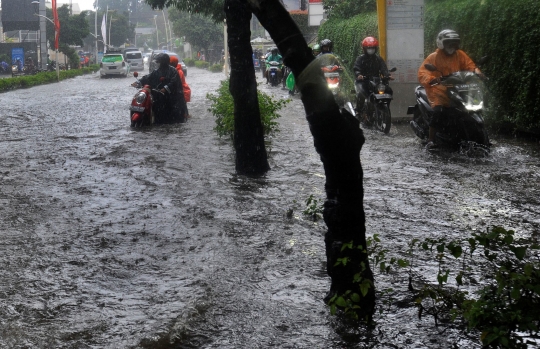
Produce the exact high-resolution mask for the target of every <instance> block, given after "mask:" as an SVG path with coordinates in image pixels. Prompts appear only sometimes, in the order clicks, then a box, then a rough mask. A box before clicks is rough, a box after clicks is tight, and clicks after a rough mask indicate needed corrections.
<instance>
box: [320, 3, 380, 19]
mask: <svg viewBox="0 0 540 349" xmlns="http://www.w3.org/2000/svg"><path fill="white" fill-rule="evenodd" d="M323 8H324V9H325V10H326V12H327V13H328V18H334V17H338V18H344V19H345V18H351V17H354V16H356V15H358V14H361V13H366V12H373V11H376V10H377V1H376V0H323Z"/></svg>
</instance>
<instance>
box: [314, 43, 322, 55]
mask: <svg viewBox="0 0 540 349" xmlns="http://www.w3.org/2000/svg"><path fill="white" fill-rule="evenodd" d="M312 51H313V54H315V53H317V54H318V53H320V52H321V46H320V45H319V44H315V45H313V48H312Z"/></svg>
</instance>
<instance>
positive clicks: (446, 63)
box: [418, 49, 476, 107]
mask: <svg viewBox="0 0 540 349" xmlns="http://www.w3.org/2000/svg"><path fill="white" fill-rule="evenodd" d="M426 63H430V64H433V65H434V66H435V67H437V70H439V71H440V72H439V71H435V72H432V71H429V70H427V69H426V68H425V67H424V65H425V64H426ZM475 69H476V65H475V64H474V62H473V60H472V59H470V58H469V56H467V54H466V53H465V52H463V51H462V50H456V52H455V53H454V54H452V55H447V54H446V53H445V52H444V51H443V50H441V49H437V50H436V51H435V52H433V53H432V54H430V55H429V56H428V57H427V58H426V59H425V60H424V62H423V63H422V65H421V66H420V69H418V81H419V82H420V83H421V84H422V86H424V88H425V89H426V93H427V96H428V99H429V103H430V104H431V106H432V107H435V106H439V105H440V106H448V105H449V104H450V99H449V98H448V96H447V94H446V87H445V86H443V85H442V84H438V85H435V86H430V85H429V82H430V81H431V80H433V79H435V78H437V77H440V76H444V75H450V74H451V73H455V72H457V71H464V70H466V71H474V70H475ZM441 73H442V74H441Z"/></svg>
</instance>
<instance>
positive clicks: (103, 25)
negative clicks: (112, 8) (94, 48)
mask: <svg viewBox="0 0 540 349" xmlns="http://www.w3.org/2000/svg"><path fill="white" fill-rule="evenodd" d="M101 36H102V37H103V53H105V52H107V12H105V13H104V14H103V20H102V21H101Z"/></svg>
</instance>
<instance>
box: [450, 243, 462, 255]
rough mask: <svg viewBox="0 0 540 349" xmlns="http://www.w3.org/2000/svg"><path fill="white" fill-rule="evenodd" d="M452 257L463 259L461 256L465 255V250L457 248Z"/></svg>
mask: <svg viewBox="0 0 540 349" xmlns="http://www.w3.org/2000/svg"><path fill="white" fill-rule="evenodd" d="M451 252H452V256H454V257H455V258H459V257H461V254H462V253H463V249H462V248H461V246H455V247H454V248H453V249H452V250H451Z"/></svg>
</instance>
